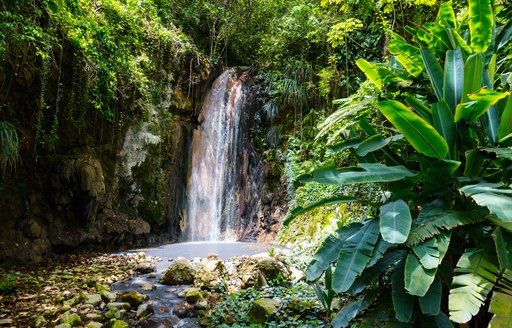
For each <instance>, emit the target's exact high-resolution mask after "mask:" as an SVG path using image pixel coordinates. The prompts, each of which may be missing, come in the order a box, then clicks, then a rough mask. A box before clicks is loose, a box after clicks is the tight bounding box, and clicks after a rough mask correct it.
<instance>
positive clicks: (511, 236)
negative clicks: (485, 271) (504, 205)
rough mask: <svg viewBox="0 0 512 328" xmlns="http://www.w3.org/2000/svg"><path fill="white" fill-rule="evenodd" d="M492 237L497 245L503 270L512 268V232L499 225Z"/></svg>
mask: <svg viewBox="0 0 512 328" xmlns="http://www.w3.org/2000/svg"><path fill="white" fill-rule="evenodd" d="M492 238H493V239H494V245H495V246H496V254H497V255H498V263H499V264H500V269H501V272H504V271H505V270H507V269H512V233H510V232H509V231H506V230H503V229H502V228H501V227H497V228H496V229H494V231H493V233H492Z"/></svg>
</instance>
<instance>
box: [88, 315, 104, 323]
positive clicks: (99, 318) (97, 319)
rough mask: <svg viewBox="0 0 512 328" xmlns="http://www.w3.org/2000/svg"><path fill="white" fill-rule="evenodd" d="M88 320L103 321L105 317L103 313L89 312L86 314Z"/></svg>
mask: <svg viewBox="0 0 512 328" xmlns="http://www.w3.org/2000/svg"><path fill="white" fill-rule="evenodd" d="M85 318H86V319H87V321H98V322H99V321H101V320H102V319H103V317H102V315H101V314H99V313H87V314H86V315H85Z"/></svg>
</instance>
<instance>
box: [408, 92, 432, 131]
mask: <svg viewBox="0 0 512 328" xmlns="http://www.w3.org/2000/svg"><path fill="white" fill-rule="evenodd" d="M405 102H407V104H409V106H411V107H412V108H413V109H414V110H415V111H416V113H418V115H420V116H421V118H422V119H424V120H425V122H427V123H428V124H430V125H432V110H431V109H430V108H428V107H427V106H425V105H424V104H423V103H422V102H421V101H419V100H418V99H416V98H414V97H411V96H407V97H405Z"/></svg>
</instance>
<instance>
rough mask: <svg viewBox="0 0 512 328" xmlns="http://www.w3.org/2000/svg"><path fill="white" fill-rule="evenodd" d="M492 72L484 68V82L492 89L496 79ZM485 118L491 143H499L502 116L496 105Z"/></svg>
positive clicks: (486, 129) (490, 108)
mask: <svg viewBox="0 0 512 328" xmlns="http://www.w3.org/2000/svg"><path fill="white" fill-rule="evenodd" d="M493 57H494V56H493ZM490 65H491V64H489V66H490ZM491 74H492V73H491V69H484V74H483V84H484V86H486V87H487V88H489V89H491V90H492V89H493V82H494V80H492V77H491ZM470 99H471V97H470ZM483 120H484V125H485V132H486V134H487V137H488V138H489V141H490V142H491V144H493V145H495V144H496V143H498V129H499V126H500V121H499V120H500V118H499V115H498V109H497V108H496V106H494V105H492V106H491V107H489V109H488V110H487V111H485V113H484V116H483Z"/></svg>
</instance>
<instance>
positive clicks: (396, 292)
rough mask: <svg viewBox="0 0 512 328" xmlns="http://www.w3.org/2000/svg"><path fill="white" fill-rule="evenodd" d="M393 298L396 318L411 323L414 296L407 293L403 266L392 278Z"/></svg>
mask: <svg viewBox="0 0 512 328" xmlns="http://www.w3.org/2000/svg"><path fill="white" fill-rule="evenodd" d="M391 288H392V290H391V297H392V299H393V308H394V309H395V314H396V318H397V319H398V320H399V321H401V322H409V321H411V319H412V314H413V312H414V296H412V295H411V294H408V293H406V292H405V284H404V268H403V265H401V266H399V268H398V269H397V270H396V271H395V273H393V275H392V276H391Z"/></svg>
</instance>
